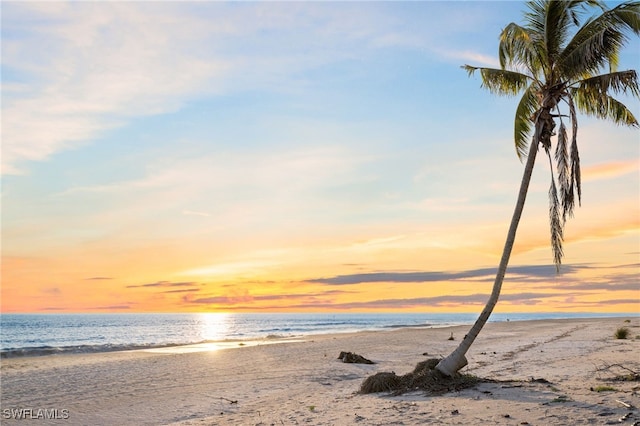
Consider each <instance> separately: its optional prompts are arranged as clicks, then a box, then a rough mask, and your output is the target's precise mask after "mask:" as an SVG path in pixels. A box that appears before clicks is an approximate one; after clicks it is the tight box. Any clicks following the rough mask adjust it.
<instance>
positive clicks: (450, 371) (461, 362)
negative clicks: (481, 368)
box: [436, 353, 469, 377]
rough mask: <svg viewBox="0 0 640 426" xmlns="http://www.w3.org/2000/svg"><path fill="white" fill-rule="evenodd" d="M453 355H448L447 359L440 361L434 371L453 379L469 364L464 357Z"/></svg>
mask: <svg viewBox="0 0 640 426" xmlns="http://www.w3.org/2000/svg"><path fill="white" fill-rule="evenodd" d="M454 355H455V353H453V354H451V355H449V356H448V357H446V358H444V359H442V360H441V361H440V362H439V363H438V365H436V370H438V371H439V372H441V373H442V374H444V375H446V376H449V377H453V376H454V375H455V374H456V373H457V372H458V371H460V370H461V369H462V367H464V366H465V365H467V364H468V363H469V362H468V361H467V358H466V357H465V356H464V355H461V356H454Z"/></svg>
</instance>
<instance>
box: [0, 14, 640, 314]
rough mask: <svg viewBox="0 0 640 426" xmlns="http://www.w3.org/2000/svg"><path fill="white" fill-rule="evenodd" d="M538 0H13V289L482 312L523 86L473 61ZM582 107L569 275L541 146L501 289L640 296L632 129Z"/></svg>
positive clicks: (516, 302) (487, 58)
mask: <svg viewBox="0 0 640 426" xmlns="http://www.w3.org/2000/svg"><path fill="white" fill-rule="evenodd" d="M524 10H525V6H524V4H523V3H521V2H485V1H472V2H435V1H434V2H431V1H425V2H392V3H389V2H341V3H336V2H289V3H274V2H260V3H255V2H234V3H220V2H70V3H67V2H3V3H2V299H1V307H2V312H5V313H9V312H151V311H154V312H196V311H202V312H240V311H255V312H275V311H279V312H284V311H300V312H307V311H309V312H311V311H336V312H337V311H350V312H360V311H399V312H400V311H405V312H410V311H414V312H479V311H480V310H481V308H482V305H483V304H484V302H485V301H486V298H487V296H488V294H489V293H490V291H491V286H492V283H493V278H494V273H495V269H496V267H497V264H498V261H499V258H500V254H501V252H502V246H503V244H504V239H505V236H506V232H507V228H508V225H509V221H510V219H511V214H512V211H513V207H514V204H515V200H516V195H517V191H518V187H519V184H520V179H521V176H522V170H523V164H522V163H521V162H520V161H519V159H518V158H517V156H516V152H515V149H514V145H513V136H512V135H513V116H514V112H515V108H516V105H517V102H518V99H517V98H500V97H496V96H493V95H491V94H490V93H488V92H487V91H485V90H483V89H482V88H481V87H480V80H479V78H478V77H472V78H469V77H468V76H467V74H466V72H465V71H464V70H462V69H461V68H460V66H461V65H463V64H466V63H468V64H472V65H478V66H497V46H498V35H499V33H500V31H501V29H502V28H503V27H504V26H505V25H506V24H508V23H509V22H512V21H515V22H522V12H523V11H524ZM638 65H640V43H639V41H638V39H637V38H634V39H632V40H631V41H630V42H629V44H628V45H627V47H626V48H625V49H624V51H623V53H622V55H621V57H620V66H619V68H620V69H630V68H633V69H638ZM622 101H623V102H625V103H626V104H627V106H628V107H629V108H630V109H631V111H632V112H633V113H634V115H635V116H636V117H639V116H640V102H638V100H636V99H631V98H623V99H622ZM579 126H580V127H579V134H578V141H579V144H580V154H581V164H582V171H583V197H582V207H580V208H578V209H577V210H576V213H575V217H574V218H573V219H572V220H570V221H569V222H568V224H567V227H566V230H565V237H566V243H565V253H566V255H565V258H564V264H563V266H562V269H561V273H560V274H556V271H555V267H554V266H553V265H552V259H553V257H552V253H551V248H550V243H549V225H548V201H547V191H548V187H549V182H550V173H549V166H548V160H547V158H546V156H545V155H542V154H541V155H539V156H538V159H537V164H536V169H535V170H534V176H533V180H532V184H531V188H530V192H529V196H528V199H527V205H526V207H525V212H524V215H523V217H522V222H521V225H520V230H519V232H518V237H517V239H516V245H515V247H514V253H513V255H512V258H511V262H510V268H509V270H508V273H507V277H506V279H505V283H504V286H503V295H502V298H501V300H500V302H499V304H498V306H497V309H496V310H497V311H499V312H540V311H546V312H638V311H639V310H640V231H639V229H640V226H639V225H640V195H639V194H640V132H639V131H638V129H629V128H623V127H616V126H615V125H613V124H611V123H608V122H597V121H595V120H593V119H590V118H587V117H585V116H580V117H579Z"/></svg>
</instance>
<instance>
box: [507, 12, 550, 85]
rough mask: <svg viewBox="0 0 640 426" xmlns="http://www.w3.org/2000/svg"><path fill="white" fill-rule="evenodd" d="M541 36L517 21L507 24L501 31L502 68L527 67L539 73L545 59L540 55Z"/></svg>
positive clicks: (520, 68)
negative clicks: (516, 22)
mask: <svg viewBox="0 0 640 426" xmlns="http://www.w3.org/2000/svg"><path fill="white" fill-rule="evenodd" d="M539 44H540V36H539V35H538V34H536V33H535V32H531V31H529V30H528V29H527V28H525V27H522V26H520V25H518V24H515V23H513V22H512V23H510V24H509V25H507V26H506V27H505V28H504V29H503V30H502V32H501V33H500V44H499V45H498V58H499V60H500V67H501V68H502V69H507V68H510V69H516V70H523V69H526V70H528V71H529V73H531V75H534V76H535V75H537V74H538V70H539V69H540V67H541V64H542V63H543V61H542V60H541V57H540V49H539V48H538V45H539Z"/></svg>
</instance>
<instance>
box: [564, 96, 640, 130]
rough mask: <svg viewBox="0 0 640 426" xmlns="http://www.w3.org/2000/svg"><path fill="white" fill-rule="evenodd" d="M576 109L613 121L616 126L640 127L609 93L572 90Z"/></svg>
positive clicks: (632, 116)
mask: <svg viewBox="0 0 640 426" xmlns="http://www.w3.org/2000/svg"><path fill="white" fill-rule="evenodd" d="M571 92H572V96H573V99H574V101H575V104H576V107H577V108H578V109H579V110H580V111H581V112H583V113H584V114H587V115H591V116H594V117H597V118H601V119H605V120H611V121H612V122H614V123H615V124H619V125H625V126H630V127H639V125H638V120H637V119H636V118H635V117H634V115H633V113H632V112H631V111H629V109H628V108H627V107H626V105H624V104H623V103H622V102H620V101H618V100H617V99H615V98H613V97H612V96H610V95H609V94H607V93H600V92H594V91H580V90H579V89H577V90H576V89H571Z"/></svg>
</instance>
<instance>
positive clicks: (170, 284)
mask: <svg viewBox="0 0 640 426" xmlns="http://www.w3.org/2000/svg"><path fill="white" fill-rule="evenodd" d="M195 285H199V284H198V283H196V282H192V281H187V282H170V281H157V282H154V283H147V284H134V285H128V286H126V288H149V287H193V286H195Z"/></svg>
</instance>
